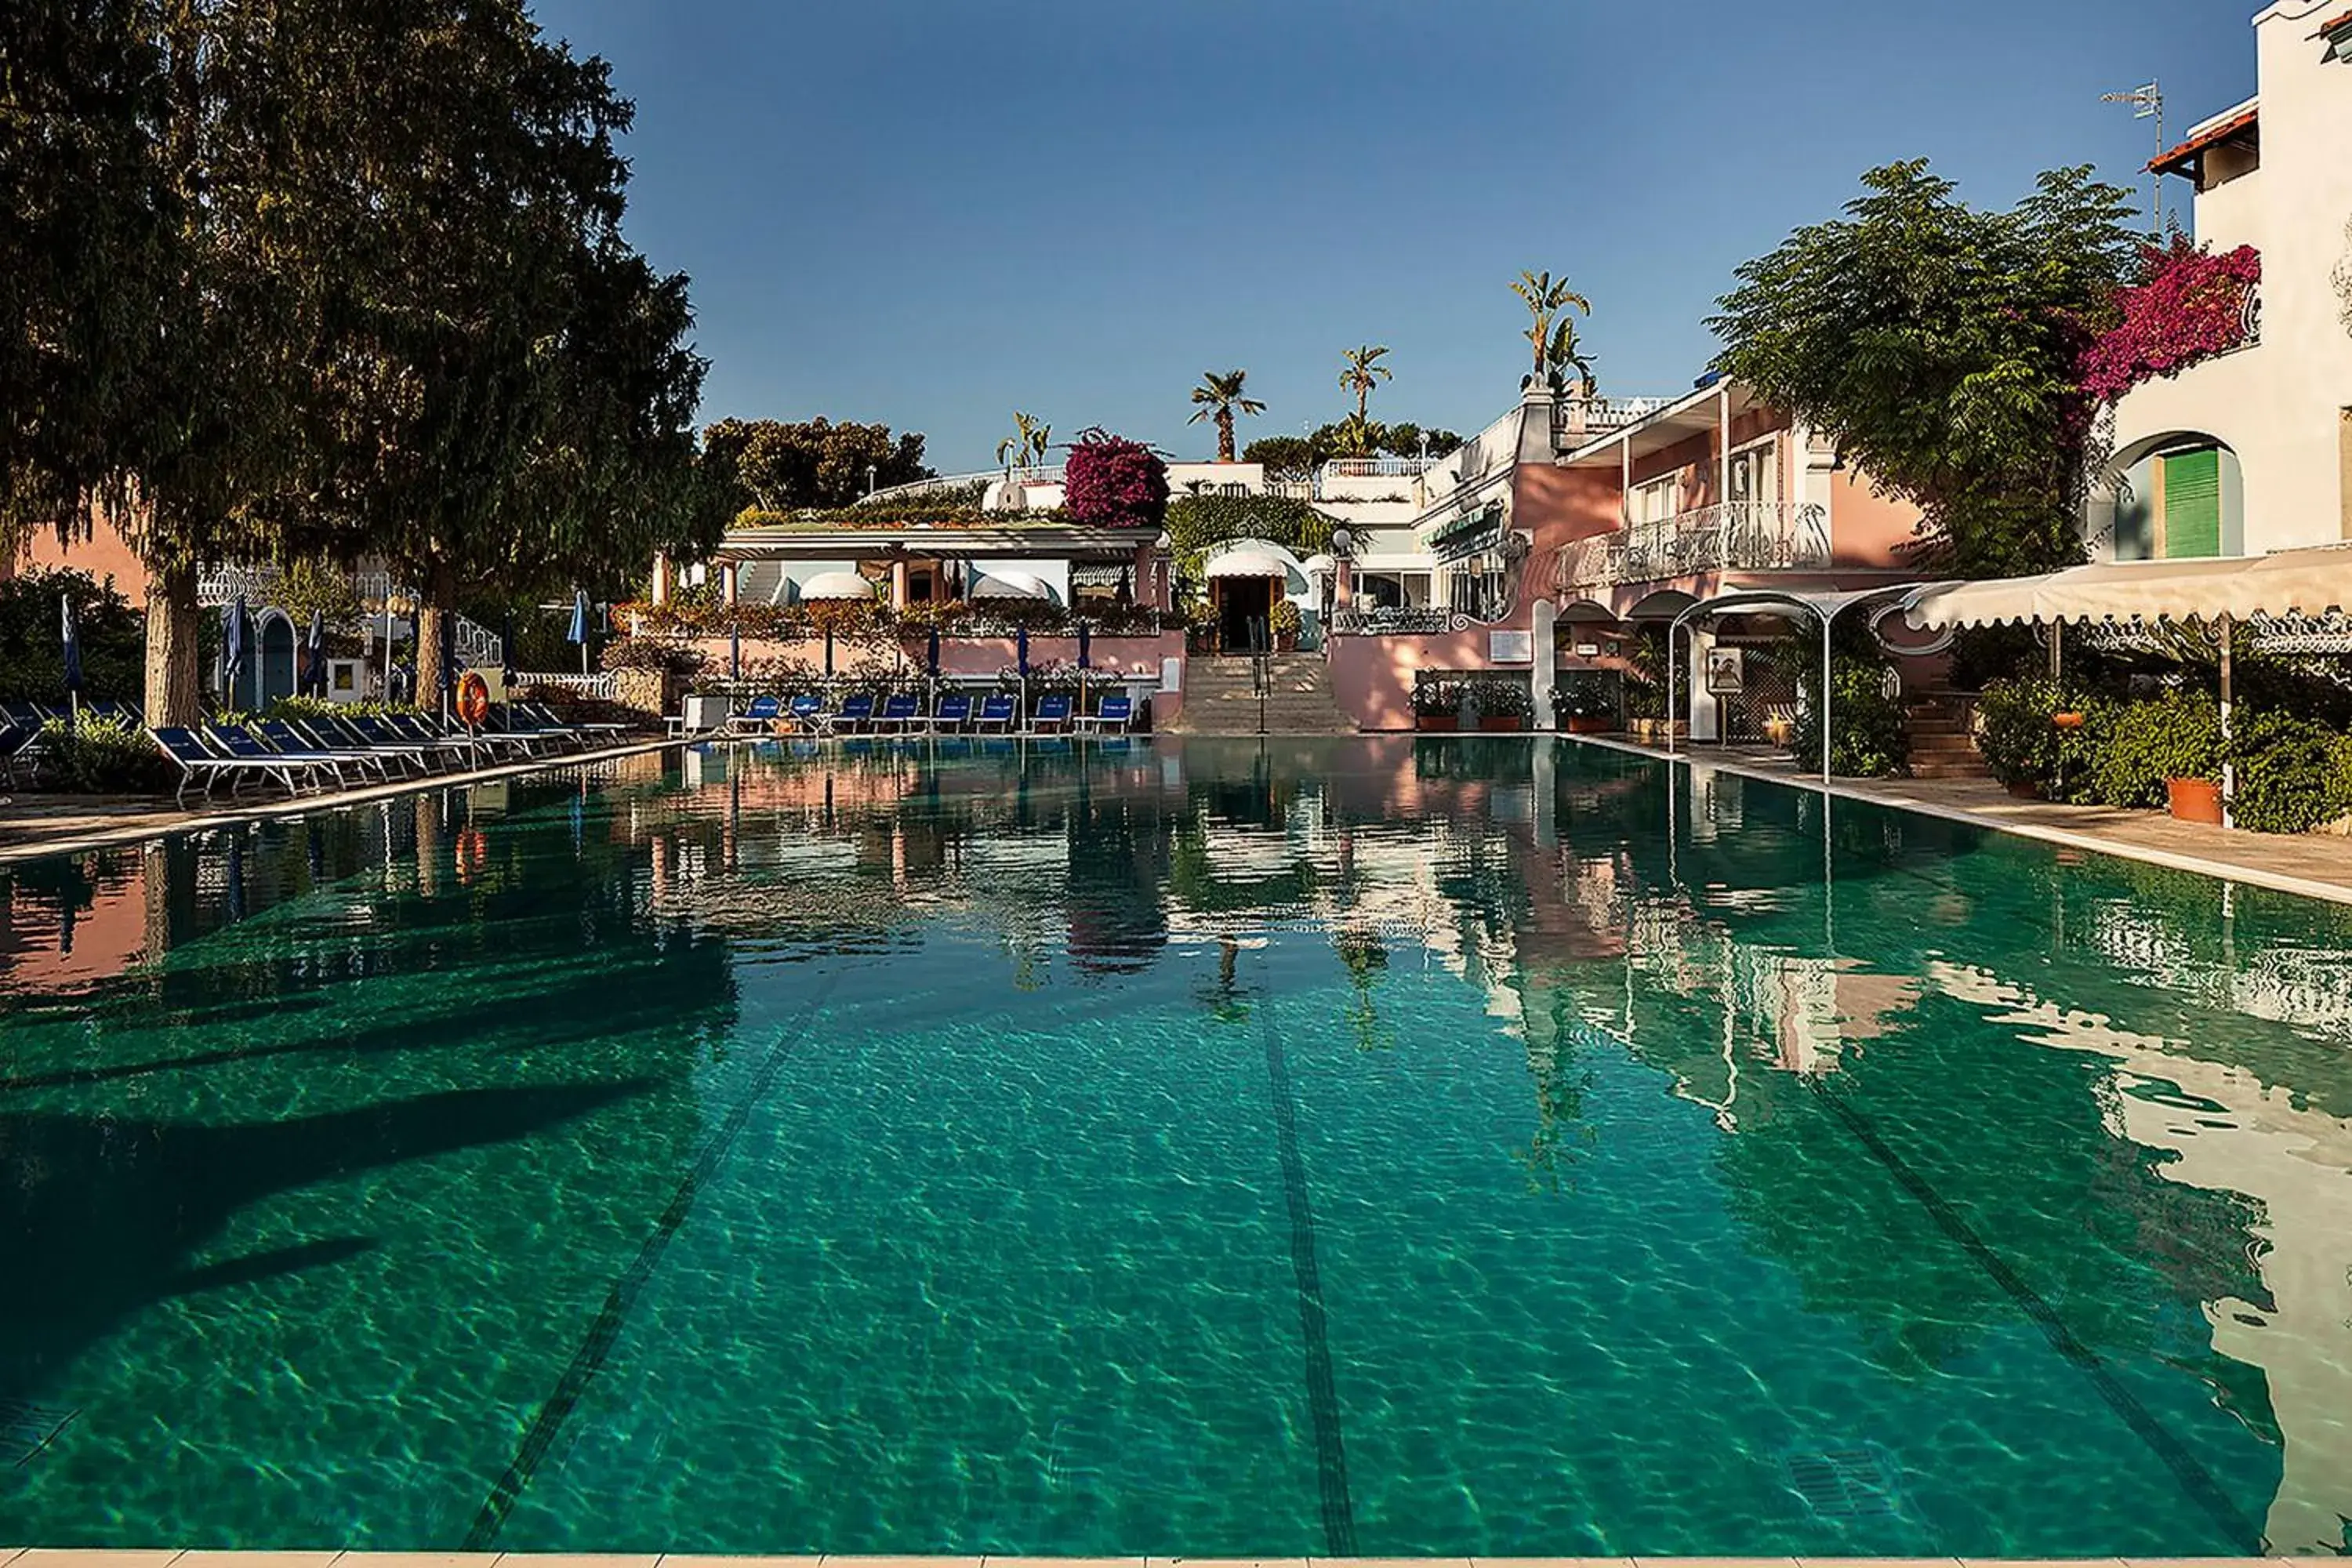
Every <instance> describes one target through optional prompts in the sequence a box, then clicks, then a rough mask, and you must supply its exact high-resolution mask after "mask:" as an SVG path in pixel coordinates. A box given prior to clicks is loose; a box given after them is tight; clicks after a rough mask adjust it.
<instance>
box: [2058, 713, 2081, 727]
mask: <svg viewBox="0 0 2352 1568" xmlns="http://www.w3.org/2000/svg"><path fill="white" fill-rule="evenodd" d="M2050 721H2051V722H2052V723H2053V724H2055V725H2056V726H2058V728H2060V729H2061V730H2079V729H2081V728H2082V727H2083V716H2082V715H2081V714H2080V713H2053V714H2052V715H2050Z"/></svg>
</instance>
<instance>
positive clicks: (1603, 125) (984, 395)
mask: <svg viewBox="0 0 2352 1568" xmlns="http://www.w3.org/2000/svg"><path fill="white" fill-rule="evenodd" d="M2257 8H2258V7H2257V5H2255V4H2254V0H1969V3H1967V4H1963V5H1947V4H1937V3H1934V0H1928V3H1925V4H1916V3H1913V0H1780V3H1773V0H1746V3H1743V4H1738V5H1732V4H1720V3H1715V0H1706V3H1686V4H1682V5H1673V4H1664V5H1660V4H1648V3H1644V0H1619V3H1616V4H1612V5H1596V4H1589V3H1587V0H538V9H539V15H540V17H541V21H542V23H543V24H544V25H545V26H546V27H547V28H548V30H549V31H550V32H551V33H554V34H556V35H558V36H561V37H565V38H567V39H568V40H570V42H571V43H572V46H573V47H575V48H576V49H579V50H581V51H582V52H593V53H598V54H602V55H604V56H605V57H607V58H609V59H611V60H612V61H613V64H614V76H615V79H616V80H617V82H618V85H619V87H620V89H621V90H623V91H624V92H625V93H627V94H628V95H629V96H631V97H633V98H634V99H635V100H636V103H637V128H636V131H635V133H634V134H633V135H632V136H631V137H630V139H629V142H628V151H629V153H630V154H631V156H632V157H633V159H634V160H635V169H636V177H635V182H634V184H633V185H632V187H631V204H630V222H629V230H630V236H631V238H632V239H633V240H634V241H635V243H636V244H637V245H638V246H639V247H642V248H644V249H645V250H646V251H647V252H648V253H649V254H650V255H651V256H652V258H654V260H655V261H656V264H657V265H659V266H662V267H664V268H669V269H676V270H683V271H686V272H688V273H690V274H691V275H692V277H693V279H694V300H695V304H696V307H697V310H698V314H699V320H700V324H699V329H698V339H699V342H700V345H701V349H702V352H703V353H705V354H706V355H707V356H708V357H709V359H710V360H711V362H712V364H711V371H710V377H709V383H708V384H707V386H706V389H705V395H704V403H703V414H704V416H705V417H706V418H718V417H721V416H728V415H738V416H747V417H752V416H773V417H779V418H795V419H797V418H808V417H813V416H817V415H825V416H831V417H834V418H837V419H838V418H855V419H869V420H871V419H878V420H883V421H886V422H887V423H889V424H890V425H892V426H897V427H898V428H901V429H915V430H920V431H923V432H925V433H926V434H927V435H928V436H929V438H930V441H929V457H930V460H931V461H932V463H933V464H934V465H935V466H937V467H939V468H942V469H943V470H952V469H964V468H985V467H986V466H988V464H989V463H990V462H991V461H992V452H993V448H994V446H995V443H996V440H997V438H998V437H1000V436H1003V435H1005V434H1008V433H1009V432H1010V430H1011V427H1012V417H1011V413H1012V410H1013V409H1015V408H1021V409H1025V410H1028V411H1030V412H1033V413H1034V414H1036V415H1038V416H1041V417H1043V418H1045V419H1046V420H1049V421H1050V422H1051V423H1052V424H1053V426H1054V429H1055V438H1056V439H1057V440H1059V439H1062V438H1065V437H1068V436H1070V435H1072V434H1075V433H1076V431H1077V430H1078V428H1079V427H1081V426H1086V425H1089V424H1100V425H1105V426H1109V427H1111V428H1113V429H1117V430H1118V431H1121V432H1122V433H1124V434H1128V435H1132V436H1137V437H1141V438H1144V439H1147V440H1150V441H1152V442H1154V443H1156V444H1158V445H1160V446H1161V447H1164V448H1165V449H1167V450H1170V451H1171V452H1173V453H1175V454H1177V455H1179V456H1181V457H1206V456H1210V455H1213V436H1212V434H1211V431H1210V426H1207V425H1205V424H1202V425H1195V426H1189V427H1188V426H1187V425H1186V423H1185V421H1186V417H1187V416H1188V415H1189V414H1190V413H1191V409H1190V407H1189V405H1188V404H1187V402H1186V394H1187V393H1188V392H1189V391H1190V389H1191V388H1192V385H1193V384H1195V383H1196V381H1197V380H1198V379H1199V376H1200V374H1201V373H1202V371H1203V370H1206V369H1216V370H1225V369H1229V368H1232V367H1234V366H1236V365H1239V366H1244V367H1246V368H1247V369H1248V371H1249V385H1250V390H1251V391H1252V392H1253V393H1254V394H1255V395H1257V396H1259V397H1261V398H1263V399H1265V402H1266V404H1267V405H1268V408H1267V411H1266V413H1265V415H1264V416H1261V417H1259V418H1257V419H1255V420H1247V421H1244V423H1243V427H1242V428H1243V438H1244V440H1246V439H1247V438H1248V437H1251V436H1253V435H1267V434H1276V433H1282V432H1297V431H1298V430H1299V429H1301V428H1302V427H1304V426H1312V425H1315V424H1319V423H1321V422H1323V421H1324V420H1327V419H1331V418H1335V417H1338V416H1339V415H1341V414H1342V413H1344V412H1346V411H1347V410H1348V408H1349V403H1348V400H1347V398H1346V396H1345V395H1343V394H1342V393H1341V392H1340V390H1339V384H1338V380H1337V378H1338V374H1339V355H1340V353H1341V351H1342V350H1344V349H1347V348H1349V347H1350V346H1352V345H1354V344H1357V343H1360V342H1375V343H1386V344H1388V345H1389V346H1390V362H1391V363H1392V364H1393V365H1394V366H1395V369H1396V380H1395V381H1394V382H1393V383H1392V384H1388V385H1385V386H1383V387H1382V388H1381V390H1380V391H1379V392H1378V393H1377V394H1376V395H1374V397H1373V400H1372V411H1373V413H1374V415H1375V416H1378V417H1385V418H1389V419H1412V420H1415V421H1418V422H1420V423H1423V424H1433V425H1442V426H1449V427H1452V428H1454V429H1458V430H1461V431H1464V432H1465V433H1467V432H1468V431H1470V430H1474V429H1475V428H1477V427H1478V426H1481V425H1483V424H1485V423H1486V421H1487V420H1489V419H1491V418H1493V417H1494V416H1496V415H1497V414H1499V413H1501V412H1502V411H1503V410H1504V409H1505V408H1506V407H1507V405H1509V403H1510V402H1511V400H1512V399H1514V398H1515V397H1516V396H1517V388H1518V377H1519V375H1520V374H1521V373H1522V371H1523V370H1524V369H1525V363H1524V362H1525V360H1526V358H1527V354H1528V348H1527V345H1526V343H1525V342H1523V341H1522V339H1521V338H1520V336H1519V331H1520V329H1521V327H1522V326H1523V325H1524V324H1525V321H1526V314H1525V311H1524V310H1522V308H1521V307H1520V305H1519V304H1518V302H1517V300H1515V299H1513V298H1512V296H1511V295H1510V294H1509V293H1508V292H1507V284H1508V282H1509V280H1510V279H1512V278H1513V277H1515V276H1516V275H1517V272H1518V270H1519V269H1520V268H1523V267H1525V268H1551V269H1552V270H1553V271H1554V272H1555V273H1560V272H1564V273H1566V274H1567V275H1568V276H1569V277H1570V279H1573V280H1574V281H1575V282H1576V284H1577V285H1578V286H1579V288H1580V289H1582V290H1583V291H1584V292H1586V293H1588V294H1589V295H1591V298H1592V301H1593V316H1592V320H1591V322H1590V323H1589V324H1588V327H1587V331H1586V336H1587V340H1588V342H1589V343H1590V346H1591V350H1592V351H1593V353H1595V356H1596V359H1597V362H1598V363H1597V368H1598V370H1599V373H1600V376H1601V387H1602V390H1603V391H1604V392H1607V393H1610V394H1612V395H1633V394H1644V393H1659V394H1664V393H1673V392H1675V391H1679V390H1682V389H1685V388H1687V387H1688V386H1689V385H1690V384H1691V378H1692V377H1693V376H1695V375H1696V374H1698V373H1699V371H1700V370H1701V369H1702V368H1703V366H1704V364H1705V362H1706V358H1707V357H1708V355H1709V354H1710V353H1712V352H1713V342H1712V339H1711V338H1710V336H1709V334H1708V333H1707V331H1706V326H1705V324H1704V319H1705V317H1706V314H1707V313H1708V311H1709V309H1710V307H1711V305H1712V303H1713V301H1714V300H1715V298H1716V297H1717V295H1718V294H1720V293H1721V292H1723V290H1724V289H1725V288H1726V286H1727V284H1728V282H1729V280H1730V275H1731V271H1732V269H1733V268H1735V267H1736V266H1738V263H1739V262H1740V261H1742V260H1743V259H1745V258H1748V257H1749V256H1752V255H1755V254H1757V253H1759V252H1760V251H1763V250H1766V249H1769V248H1770V247H1771V246H1772V245H1773V244H1774V243H1776V242H1777V241H1778V240H1779V239H1780V237H1781V236H1782V235H1784V234H1786V233H1787V232H1788V230H1789V229H1790V228H1791V227H1793V226H1796V225H1798V224H1801V223H1804V222H1809V221H1811V220H1814V219H1816V218H1819V217H1822V216H1827V215H1829V214H1831V213H1832V212H1833V211H1834V210H1835V209H1836V208H1837V206H1838V205H1840V204H1841V203H1842V202H1843V201H1844V200H1846V199H1847V198H1848V197H1849V196H1850V195H1853V191H1854V178H1855V176H1856V175H1857V174H1860V173H1861V172H1862V171H1863V170H1864V169H1865V168H1867V167H1870V166H1871V165H1873V164H1876V163H1885V162H1890V161H1892V160H1895V159H1898V158H1906V157H1917V156H1927V157H1929V158H1931V159H1933V160H1934V162H1935V164H1936V166H1937V169H1938V170H1940V171H1941V172H1943V173H1944V174H1948V175H1949V176H1950V177H1952V178H1955V179H1957V180H1958V181H1959V182H1960V185H1961V190H1962V194H1963V195H1966V196H1968V197H1969V198H1970V199H1972V200H1976V201H1980V202H2000V203H2007V202H2009V201H2011V200H2013V199H2014V198H2015V197H2017V196H2018V195H2021V194H2022V193H2023V192H2024V191H2025V190H2026V189H2027V188H2028V187H2029V186H2030V184H2031V182H2032V176H2033V174H2034V173H2035V172H2036V171H2037V170H2039V169H2042V168H2044V167H2049V166H2053V165H2057V164H2063V163H2095V164H2096V165H2097V166H2098V167H2099V169H2100V170H2101V172H2102V173H2103V174H2105V175H2106V176H2107V177H2109V178H2111V179H2114V180H2116V182H2117V183H2119V184H2130V183H2133V182H2135V181H2137V188H2138V189H2140V190H2141V191H2143V192H2144V191H2145V190H2146V188H2147V181H2146V178H2145V176H2144V175H2142V174H2140V173H2139V171H2140V170H2141V168H2142V166H2143V165H2144V164H2145V163H2146V162H2147V158H2148V156H2149V154H2150V153H2151V151H2152V150H2153V148H2152V143H2153V140H2154V128H2153V126H2152V125H2151V124H2149V123H2147V122H2144V121H2134V120H2133V119H2132V118H2131V112H2130V110H2127V109H2125V108H2121V107H2117V106H2116V105H2111V104H2103V103H2101V102H2100V101H2099V95H2100V94H2101V93H2102V92H2104V91H2110V90H2116V89H2127V88H2132V87H2136V86H2138V85H2139V84H2141V83H2144V82H2146V81H2147V80H2148V79H2150V78H2158V79H2161V81H2162V84H2163V87H2164V90H2165V93H2166V96H2167V99H2168V110H2167V113H2168V129H2170V130H2172V131H2173V132H2176V133H2177V132H2179V131H2180V130H2181V129H2182V128H2185V127H2186V126H2188V125H2189V124H2190V123H2191V122H2192V121H2196V120H2199V119H2202V118H2204V117H2205V116H2207V115H2210V114H2211V113H2214V112H2216V111H2218V110H2221V109H2223V108H2225V107H2227V106H2228V105H2230V104H2231V103H2233V102H2236V101H2237V100H2240V99H2242V98H2243V97H2245V96H2247V95H2248V94H2250V93H2252V91H2253V86H2254V83H2253V73H2254V66H2253V31H2252V26H2250V25H2249V24H2250V23H2251V20H2252V16H2253V15H2254V14H2255V11H2256V10H2257ZM2167 184H2168V187H2169V189H2168V193H2167V196H2168V200H2169V201H2171V202H2174V203H2185V201H2186V199H2187V194H2188V186H2187V184H2186V183H2185V182H2182V181H2180V180H2178V179H2175V180H2169V181H2168V182H2167Z"/></svg>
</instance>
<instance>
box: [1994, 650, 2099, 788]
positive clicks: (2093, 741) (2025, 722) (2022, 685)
mask: <svg viewBox="0 0 2352 1568" xmlns="http://www.w3.org/2000/svg"><path fill="white" fill-rule="evenodd" d="M2062 712H2075V713H2080V714H2082V715H2083V718H2084V723H2083V726H2082V728H2080V729H2076V730H2061V729H2059V728H2058V727H2057V725H2056V724H2054V723H2053V722H2052V719H2053V716H2054V715H2056V714H2058V713H2062ZM2112 724H2113V715H2112V712H2111V710H2110V708H2109V706H2108V705H2106V704H2104V703H2102V702H2100V701H2098V700H2095V699H2093V698H2089V697H2086V696H2084V695H2082V694H2081V693H2079V692H2076V691H2074V690H2071V689H2061V688H2060V687H2059V686H2058V685H2057V684H2056V683H2055V682H2053V681H2052V680H2051V679H2049V678H2048V677H2047V676H2026V677H2021V678H2020V679H2014V680H1996V681H1993V682H1991V683H1990V684H1989V685H1988V686H1986V688H1985V689H1984V691H1983V694H1982V695H1981V696H1980V697H1979V699H1978V700H1977V751H1978V752H1979V755H1981V756H1982V757H1983V758H1984V760H1985V766H1986V767H1987V768H1988V769H1990V771H1991V773H1992V776H1993V777H1994V778H1996V779H1999V780H2000V782H2001V783H2002V784H2022V785H2027V786H2030V787H2032V788H2033V789H2036V790H2039V791H2040V792H2041V793H2042V795H2047V796H2048V797H2049V798H2051V799H2052V800H2063V801H2071V802H2074V804H2076V805H2088V804H2089V803H2091V802H2093V801H2095V800H2097V799H2098V798H2099V794H2098V772H2099V768H2098V764H2099V749H2100V746H2101V744H2102V742H2103V740H2104V738H2105V735H2106V733H2107V731H2108V730H2109V729H2110V728H2111V727H2112Z"/></svg>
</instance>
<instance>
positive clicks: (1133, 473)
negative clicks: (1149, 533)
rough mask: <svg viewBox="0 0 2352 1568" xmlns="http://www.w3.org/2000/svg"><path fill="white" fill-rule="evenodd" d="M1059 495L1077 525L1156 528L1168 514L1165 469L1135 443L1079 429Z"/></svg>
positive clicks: (1097, 430) (1142, 445)
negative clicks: (1078, 523)
mask: <svg viewBox="0 0 2352 1568" xmlns="http://www.w3.org/2000/svg"><path fill="white" fill-rule="evenodd" d="M1062 493H1063V500H1064V506H1065V508H1066V510H1068V512H1069V514H1070V516H1071V517H1072V518H1074V519H1076V521H1079V522H1084V523H1093V524H1097V525H1099V526H1103V527H1109V528H1158V527H1159V526H1160V522H1161V521H1162V519H1163V518H1164V517H1165V516H1166V514H1167V511H1168V465H1167V464H1165V463H1163V462H1161V461H1160V458H1158V457H1157V456H1156V455H1155V454H1154V453H1153V452H1152V450H1151V448H1150V447H1147V446H1145V445H1144V444H1143V443H1142V442H1140V441H1130V440H1129V439H1128V438H1127V437H1124V436H1114V435H1112V434H1111V433H1110V432H1109V431H1108V430H1103V429H1099V428H1096V429H1088V430H1082V431H1080V432H1079V433H1078V439H1077V444H1076V446H1074V447H1071V448H1070V456H1069V461H1068V462H1067V463H1066V465H1065V467H1064V468H1063V488H1062Z"/></svg>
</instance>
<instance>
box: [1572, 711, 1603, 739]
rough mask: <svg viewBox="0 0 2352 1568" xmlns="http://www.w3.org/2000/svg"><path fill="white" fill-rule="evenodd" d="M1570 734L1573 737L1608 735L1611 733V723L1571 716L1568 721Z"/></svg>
mask: <svg viewBox="0 0 2352 1568" xmlns="http://www.w3.org/2000/svg"><path fill="white" fill-rule="evenodd" d="M1568 732H1569V733H1570V734H1571V735H1606V734H1607V733H1609V721H1608V720H1606V719H1586V718H1581V717H1579V716H1577V715H1574V714H1571V715H1570V717H1569V721H1568Z"/></svg>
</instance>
